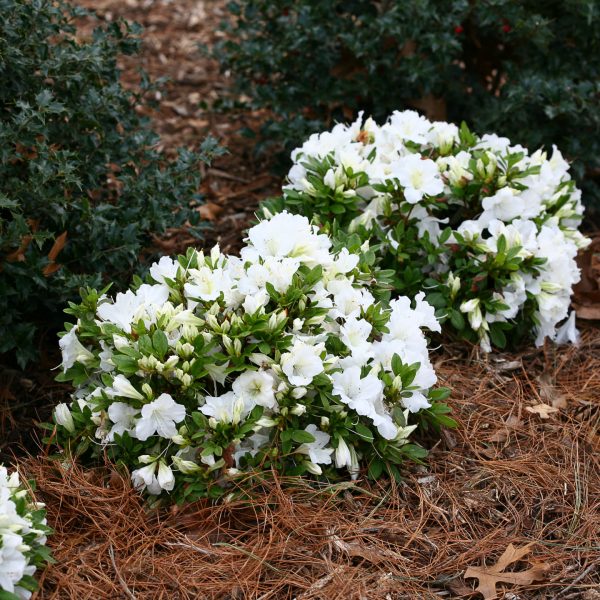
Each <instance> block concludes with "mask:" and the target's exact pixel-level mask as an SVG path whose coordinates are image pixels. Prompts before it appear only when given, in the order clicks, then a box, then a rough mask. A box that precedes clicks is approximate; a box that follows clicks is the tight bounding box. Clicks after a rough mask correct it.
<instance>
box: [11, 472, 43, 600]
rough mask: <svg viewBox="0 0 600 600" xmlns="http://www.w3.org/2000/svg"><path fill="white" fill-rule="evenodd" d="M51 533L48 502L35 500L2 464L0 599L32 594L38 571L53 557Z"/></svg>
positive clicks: (21, 597) (15, 475) (19, 597)
mask: <svg viewBox="0 0 600 600" xmlns="http://www.w3.org/2000/svg"><path fill="white" fill-rule="evenodd" d="M49 533H50V529H49V528H48V526H47V525H46V511H45V510H44V505H43V504H40V503H37V502H33V501H32V499H31V497H30V495H29V492H28V490H27V489H25V488H24V487H23V486H21V483H20V481H19V474H18V473H17V472H16V471H14V472H12V473H10V474H9V472H8V471H7V469H6V467H4V466H2V465H0V598H2V599H3V600H10V599H15V600H16V599H24V598H29V597H31V593H32V592H33V591H35V590H36V589H37V582H36V580H35V579H34V577H33V575H34V574H35V571H36V570H37V568H38V567H42V566H43V565H44V564H45V563H46V562H48V560H50V551H49V549H48V548H47V547H46V545H45V544H46V536H47V535H48V534H49Z"/></svg>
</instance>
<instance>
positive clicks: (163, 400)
mask: <svg viewBox="0 0 600 600" xmlns="http://www.w3.org/2000/svg"><path fill="white" fill-rule="evenodd" d="M141 412H142V417H141V419H139V420H138V421H137V422H136V424H135V435H136V437H137V438H138V439H139V440H142V441H144V440H147V439H148V438H149V437H150V436H151V435H154V434H155V433H156V434H158V435H159V436H160V437H163V438H172V437H173V436H174V435H175V434H176V433H177V428H176V427H175V423H180V422H181V421H183V419H185V406H183V405H181V404H177V403H176V402H175V400H173V398H172V397H171V396H170V395H169V394H161V395H160V396H159V397H158V398H157V399H156V400H154V401H153V402H150V403H149V404H145V405H144V406H143V407H142V411H141Z"/></svg>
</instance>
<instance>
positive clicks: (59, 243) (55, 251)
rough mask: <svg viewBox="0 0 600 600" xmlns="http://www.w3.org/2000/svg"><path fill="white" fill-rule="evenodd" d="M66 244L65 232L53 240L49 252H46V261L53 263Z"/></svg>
mask: <svg viewBox="0 0 600 600" xmlns="http://www.w3.org/2000/svg"><path fill="white" fill-rule="evenodd" d="M66 243H67V232H66V231H63V232H62V233H61V234H60V235H59V236H58V237H57V238H56V239H55V240H54V244H53V245H52V248H50V252H48V260H49V261H50V262H54V261H55V260H56V257H57V256H58V255H59V253H60V251H61V250H62V249H63V248H64V247H65V244H66Z"/></svg>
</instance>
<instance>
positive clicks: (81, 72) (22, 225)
mask: <svg viewBox="0 0 600 600" xmlns="http://www.w3.org/2000/svg"><path fill="white" fill-rule="evenodd" d="M0 14H2V21H1V22H0V81H2V85H1V86H0V352H7V351H11V350H13V349H14V350H16V356H17V359H18V361H19V363H20V364H21V365H24V364H25V363H26V362H27V361H28V360H30V359H32V358H33V357H34V356H35V354H36V352H35V348H34V342H35V341H36V339H37V335H38V334H39V333H42V332H43V331H48V330H51V329H52V328H53V327H54V326H56V325H58V324H60V322H61V321H62V319H61V313H62V306H63V305H64V304H65V303H66V301H67V300H69V299H73V298H76V297H77V296H78V289H79V288H80V286H82V285H101V284H102V283H103V281H104V279H105V274H108V273H110V278H111V280H114V281H116V282H117V287H118V285H119V282H125V281H128V280H129V278H130V276H131V273H132V271H134V270H136V268H137V267H138V266H139V264H140V254H141V253H142V252H147V253H148V254H149V255H151V254H152V252H151V251H150V250H148V248H149V247H150V246H151V242H152V237H151V236H152V234H160V233H161V232H164V230H165V229H166V227H177V226H180V225H183V224H184V223H186V222H189V223H190V224H191V227H192V231H194V232H195V233H196V234H198V235H199V226H200V225H201V223H200V220H199V214H198V212H197V210H195V208H196V206H197V204H198V202H199V200H200V198H199V196H198V194H197V191H198V185H199V168H198V163H199V161H200V160H205V159H208V158H209V156H210V155H211V153H213V152H214V150H215V145H214V142H213V141H212V140H208V141H207V142H205V144H204V145H203V148H202V149H201V152H199V153H194V152H190V151H186V150H181V151H180V152H179V156H178V158H177V159H176V160H175V161H172V162H167V161H166V160H165V159H164V157H162V156H161V154H160V153H159V152H158V151H157V150H156V149H155V144H156V142H157V136H156V134H155V133H154V132H153V131H152V130H151V129H149V128H148V124H147V120H146V119H145V118H142V117H140V116H139V115H138V113H137V112H136V110H135V105H136V104H138V105H139V104H140V103H143V96H144V93H145V92H147V91H148V89H149V88H150V84H149V82H147V81H146V79H145V77H142V85H141V86H140V89H139V91H137V92H135V93H134V92H130V91H128V90H125V89H124V88H123V87H122V86H121V84H120V82H119V70H118V69H117V57H118V56H119V55H120V54H133V53H136V52H137V51H138V50H139V46H140V40H139V38H138V37H136V34H137V33H138V29H137V28H136V27H133V26H128V25H126V24H125V23H114V24H112V25H110V26H109V27H107V28H106V29H102V30H100V29H99V30H96V31H95V32H94V36H93V39H92V40H90V41H89V42H81V41H78V40H77V39H76V29H75V26H74V25H73V20H74V18H76V17H77V16H82V15H83V14H84V11H82V10H81V9H76V8H74V7H71V6H69V5H68V4H65V3H63V2H62V1H61V2H55V1H47V0H33V1H31V0H29V1H27V0H0Z"/></svg>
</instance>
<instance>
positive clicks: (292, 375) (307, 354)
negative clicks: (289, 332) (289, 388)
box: [281, 341, 324, 386]
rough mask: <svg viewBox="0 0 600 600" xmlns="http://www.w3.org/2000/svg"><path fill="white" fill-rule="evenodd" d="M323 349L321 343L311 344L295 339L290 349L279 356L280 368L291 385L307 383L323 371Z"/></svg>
mask: <svg viewBox="0 0 600 600" xmlns="http://www.w3.org/2000/svg"><path fill="white" fill-rule="evenodd" d="M323 350H324V346H323V344H317V345H315V346H313V345H310V344H306V343H304V342H302V341H296V342H294V345H293V346H292V347H291V348H290V350H289V351H288V352H286V353H284V354H283V355H282V356H281V369H282V370H283V372H284V373H285V374H286V376H287V378H288V380H289V382H290V383H291V384H292V385H295V386H304V385H308V384H309V383H310V382H311V381H312V380H313V379H314V377H315V376H316V375H318V374H319V373H322V372H323V368H324V367H323V361H322V360H321V353H322V352H323Z"/></svg>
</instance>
